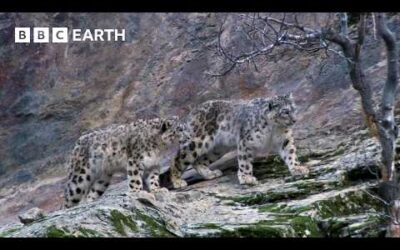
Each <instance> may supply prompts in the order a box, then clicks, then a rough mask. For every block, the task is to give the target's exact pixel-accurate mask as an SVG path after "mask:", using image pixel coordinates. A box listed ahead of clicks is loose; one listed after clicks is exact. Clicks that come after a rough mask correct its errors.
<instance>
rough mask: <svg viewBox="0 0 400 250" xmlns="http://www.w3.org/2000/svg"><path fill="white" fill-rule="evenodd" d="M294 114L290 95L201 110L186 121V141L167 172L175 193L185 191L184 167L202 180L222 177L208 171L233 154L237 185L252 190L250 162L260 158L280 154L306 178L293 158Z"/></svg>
mask: <svg viewBox="0 0 400 250" xmlns="http://www.w3.org/2000/svg"><path fill="white" fill-rule="evenodd" d="M295 110H296V108H295V104H294V101H293V98H292V96H291V95H285V96H276V97H274V98H256V99H252V100H250V101H224V100H213V101H208V102H205V103H203V104H201V105H200V106H199V107H198V108H196V109H195V110H193V111H192V112H191V113H190V115H189V118H188V122H187V129H188V131H187V133H188V137H189V139H188V140H187V141H185V142H184V143H182V144H181V145H180V148H179V150H178V153H177V155H176V157H175V159H174V164H173V165H172V167H171V171H170V173H171V175H170V177H171V182H172V184H173V186H174V188H180V187H184V186H186V185H187V183H186V182H185V181H184V180H182V178H181V176H182V172H183V171H184V170H185V169H187V168H188V167H189V166H192V167H193V168H194V169H196V171H197V172H198V173H199V174H200V175H201V176H202V177H203V178H205V179H213V178H216V177H219V176H221V175H222V172H221V171H220V170H214V171H212V170H210V169H209V168H208V167H207V166H208V165H209V164H211V163H212V162H214V161H216V160H218V159H219V158H220V157H221V156H223V155H224V154H226V153H228V152H230V151H233V150H236V151H237V160H238V172H237V176H238V179H239V183H240V184H249V185H253V184H257V179H256V178H255V177H254V176H253V165H252V162H253V159H254V157H255V156H257V155H260V154H261V155H265V154H268V153H273V154H279V155H280V156H281V158H282V159H283V160H284V161H285V163H286V165H287V166H288V168H289V170H290V172H291V173H292V174H293V175H306V174H308V172H309V170H308V169H307V168H306V167H303V166H300V164H299V163H298V161H297V157H296V147H295V145H294V139H293V136H292V127H293V125H294V123H295V122H296V118H295Z"/></svg>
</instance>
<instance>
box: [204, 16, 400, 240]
mask: <svg viewBox="0 0 400 250" xmlns="http://www.w3.org/2000/svg"><path fill="white" fill-rule="evenodd" d="M237 15H239V16H240V18H242V24H243V29H242V32H243V34H244V35H245V37H246V38H247V41H248V42H249V43H250V48H251V51H249V52H244V53H240V54H238V55H234V53H232V52H228V50H227V49H226V48H224V46H223V45H222V41H221V37H222V34H223V32H224V29H223V28H224V27H223V25H224V23H222V25H221V27H220V32H219V37H218V51H219V54H220V55H221V56H222V57H223V58H224V59H225V60H226V62H227V67H226V68H225V69H224V70H223V71H222V72H221V73H218V74H211V75H212V76H223V75H226V74H228V73H229V72H231V71H232V69H234V68H235V67H236V66H238V65H240V64H244V63H251V64H253V65H254V66H255V67H256V64H255V62H254V59H255V58H257V57H260V56H263V55H264V56H267V55H270V54H271V53H272V52H273V51H274V50H275V49H277V48H278V47H279V48H282V47H290V48H293V49H297V50H300V51H304V52H308V53H314V52H321V51H325V52H326V53H327V54H329V53H334V54H336V55H339V56H341V57H343V58H344V59H345V60H346V61H347V65H348V69H349V75H350V79H351V83H352V86H353V87H354V89H355V90H357V91H358V93H359V94H360V96H361V106H362V109H363V112H364V114H365V119H366V124H367V126H368V128H369V130H370V132H371V134H372V135H373V136H376V137H377V138H378V139H379V142H380V145H381V147H382V153H381V162H382V164H381V166H380V171H381V176H382V177H381V182H380V187H379V191H380V192H379V193H380V195H381V197H382V199H383V200H385V201H386V204H388V207H389V209H388V213H389V215H390V218H391V219H390V228H389V230H388V232H389V234H388V235H389V236H397V237H399V236H400V192H399V183H398V182H399V180H398V174H397V173H396V169H395V167H394V155H395V145H396V144H395V141H396V138H397V136H398V128H397V125H396V123H395V120H394V106H395V94H396V88H397V85H398V49H397V46H396V38H395V34H394V33H393V32H392V31H390V29H389V28H388V26H387V20H386V15H385V14H383V13H371V14H366V13H361V14H360V15H359V18H358V20H356V25H355V28H353V27H350V26H349V22H350V20H349V18H348V15H347V14H346V13H338V14H336V16H337V18H336V21H335V22H333V23H326V24H325V25H322V26H323V27H322V28H321V27H318V28H311V27H306V26H305V25H302V24H300V22H299V21H298V19H297V16H296V15H295V14H291V15H290V19H291V21H288V19H289V18H288V15H286V14H283V16H282V17H280V18H276V17H273V16H272V15H269V14H237ZM353 19H354V18H353ZM370 25H371V26H372V28H371V29H370ZM370 30H372V31H373V32H372V33H373V35H374V37H379V38H380V39H382V41H383V42H384V45H385V47H386V56H387V80H386V83H385V85H384V88H383V94H382V100H381V103H380V109H378V108H376V105H375V104H374V100H373V91H372V87H371V84H370V82H369V80H368V79H367V78H366V77H365V73H364V69H363V61H362V57H361V55H362V47H363V45H364V41H365V37H366V34H368V31H370ZM369 33H371V32H369Z"/></svg>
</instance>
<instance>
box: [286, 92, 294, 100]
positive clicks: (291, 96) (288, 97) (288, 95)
mask: <svg viewBox="0 0 400 250" xmlns="http://www.w3.org/2000/svg"><path fill="white" fill-rule="evenodd" d="M284 98H285V99H287V100H289V99H293V94H292V92H289V93H287V94H286V95H285V96H284Z"/></svg>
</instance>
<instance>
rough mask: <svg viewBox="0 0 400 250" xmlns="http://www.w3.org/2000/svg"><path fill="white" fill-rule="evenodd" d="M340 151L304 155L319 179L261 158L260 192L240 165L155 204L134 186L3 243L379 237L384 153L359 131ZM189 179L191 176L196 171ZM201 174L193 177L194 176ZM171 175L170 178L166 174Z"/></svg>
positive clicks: (42, 220)
mask: <svg viewBox="0 0 400 250" xmlns="http://www.w3.org/2000/svg"><path fill="white" fill-rule="evenodd" d="M354 136H355V137H354V138H348V139H347V140H344V141H342V142H341V143H340V145H341V146H340V147H337V148H335V149H328V150H325V151H320V152H317V151H314V152H312V153H309V154H303V155H301V156H300V160H301V161H302V162H303V163H304V164H306V165H308V166H309V167H310V169H311V174H310V176H309V177H307V178H293V177H291V176H290V175H289V172H288V170H287V168H286V166H285V165H284V164H283V162H282V161H281V160H280V159H279V158H278V157H275V156H270V157H268V158H264V159H259V160H258V161H257V163H256V164H255V175H256V177H257V178H258V179H259V180H260V184H259V185H257V186H251V187H244V186H241V185H239V183H238V181H237V177H236V174H235V171H236V167H235V165H234V164H225V165H224V166H223V167H222V165H221V166H213V167H219V168H221V169H223V171H224V176H222V177H220V178H217V179H214V180H209V181H204V180H200V179H199V178H198V177H196V176H195V175H193V174H186V179H187V180H188V181H189V183H190V184H191V185H189V186H188V187H186V188H184V189H180V190H171V191H169V192H168V193H159V194H157V195H155V198H156V199H155V200H152V199H136V198H131V197H128V196H127V195H126V183H125V181H121V182H119V183H116V184H114V185H112V186H110V189H109V190H107V191H106V193H105V194H104V195H103V197H102V198H100V199H99V200H97V201H95V202H93V203H87V204H81V205H79V206H76V207H74V208H70V209H67V210H58V211H55V212H52V213H49V214H47V215H41V216H39V217H37V219H36V220H35V221H32V222H29V223H27V222H25V224H23V223H12V224H7V225H3V226H2V227H1V228H0V236H2V237H379V236H384V235H385V223H384V222H385V221H384V218H385V217H384V207H383V203H382V201H381V200H380V199H379V198H378V196H377V195H376V194H375V192H376V187H377V183H378V181H377V176H376V172H377V162H378V158H379V146H377V143H376V142H375V141H374V140H373V139H369V137H368V135H367V131H359V132H358V133H356V134H354ZM188 173H191V171H189V172H188ZM192 173H193V172H192ZM164 175H165V174H164Z"/></svg>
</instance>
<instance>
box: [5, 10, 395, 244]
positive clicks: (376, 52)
mask: <svg viewBox="0 0 400 250" xmlns="http://www.w3.org/2000/svg"><path fill="white" fill-rule="evenodd" d="M225 15H226V14H218V13H212V14H207V13H202V14H197V13H190V14H189V13H185V14H183V13H173V14H146V13H136V14H112V13H107V14H94V13H91V14H78V13H74V14H68V13H43V14H38V13H35V14H28V13H24V14H1V15H0V20H1V22H0V23H1V27H0V39H1V47H0V53H1V55H2V57H1V58H2V59H0V68H1V71H0V128H1V129H0V131H1V133H0V159H1V160H0V222H1V223H2V225H3V226H2V227H1V230H0V231H1V233H0V235H2V236H135V237H136V236H137V237H141V236H205V235H206V236H355V237H357V236H381V235H383V234H384V228H383V227H382V225H383V218H384V217H383V216H382V209H383V206H382V203H381V201H380V200H379V199H377V198H376V197H375V196H374V190H375V187H376V183H377V178H376V176H375V175H374V174H373V173H374V171H376V165H377V159H378V154H379V149H378V147H377V144H376V142H375V141H374V140H373V139H370V138H369V136H368V133H367V131H366V130H365V126H364V125H363V118H362V114H361V111H360V105H359V102H360V100H359V97H358V94H357V93H356V91H355V90H353V89H352V88H351V86H350V82H349V79H348V76H347V66H346V63H345V62H344V61H343V59H341V58H340V57H336V56H333V55H332V56H331V57H329V58H325V56H324V55H323V54H318V55H304V54H301V53H298V52H293V51H290V50H283V51H282V53H279V54H277V55H276V56H274V57H271V58H268V60H263V61H260V62H258V63H259V65H258V71H256V70H254V69H253V68H251V67H243V68H239V69H237V70H235V71H234V72H232V73H230V74H228V75H226V76H224V77H218V78H215V77H210V76H209V75H208V74H207V72H216V71H218V70H219V69H220V67H221V66H222V64H221V61H220V60H219V58H218V56H217V55H216V52H215V48H214V46H215V44H216V42H217V40H216V35H217V33H218V30H219V24H220V23H221V21H222V20H223V19H224V17H225ZM303 18H304V20H305V21H308V22H310V23H313V24H314V25H317V24H318V22H319V21H320V20H323V19H324V18H326V14H313V15H311V14H310V15H304V17H303ZM237 21H238V20H237V18H236V17H235V16H234V15H230V16H229V18H228V19H227V22H226V29H227V33H226V34H225V35H224V36H223V37H224V43H225V44H226V45H227V46H230V45H232V46H233V45H234V43H233V42H231V40H232V39H233V41H237V40H239V41H240V36H239V37H233V36H231V35H229V34H234V32H231V33H230V32H228V31H232V30H233V29H234V27H236V26H237ZM396 24H397V25H396ZM398 24H399V19H398V18H397V17H396V16H395V17H393V18H392V21H391V27H395V28H396V29H398V27H400V26H399V25H398ZM15 26H45V27H47V26H54V27H55V26H68V27H72V28H82V29H85V28H107V27H115V28H125V29H126V30H127V41H126V42H117V43H101V42H98V43H68V44H28V45H24V44H15V43H14V34H13V32H14V27H15ZM396 32H397V33H398V32H399V30H396ZM235 46H239V45H235ZM242 46H245V45H242ZM364 51H365V62H366V64H365V65H364V66H365V68H366V69H367V70H366V73H367V74H368V77H369V79H370V80H371V83H373V86H374V89H375V91H376V93H377V96H379V95H378V94H379V91H380V89H381V86H382V84H383V83H384V79H385V66H386V63H385V61H384V59H385V57H384V55H385V54H384V53H385V51H384V48H383V46H381V43H380V41H375V40H373V39H371V40H368V41H367V43H366V47H365V49H364ZM288 91H292V92H293V95H294V98H295V100H296V102H297V106H298V108H299V121H298V123H297V125H296V128H295V131H294V132H295V134H294V136H295V140H296V142H297V144H298V148H299V154H300V159H302V161H303V162H304V164H306V165H308V166H310V168H311V170H312V174H311V177H310V178H308V179H293V178H291V177H290V176H289V173H288V171H287V170H286V168H285V166H284V165H283V164H282V162H280V161H279V160H278V159H277V158H275V157H273V156H270V157H267V158H265V159H261V160H260V161H259V162H257V167H256V176H257V177H258V178H259V179H260V180H261V182H262V183H261V184H260V185H259V186H256V187H251V188H244V187H241V186H239V184H238V183H237V180H236V178H235V175H234V171H235V170H236V166H235V164H234V163H232V164H229V166H225V170H224V173H225V175H224V176H223V177H221V178H218V179H216V180H212V181H201V180H199V178H196V176H192V175H190V174H186V177H187V178H188V179H189V180H191V183H192V185H190V186H189V187H188V188H186V189H183V190H177V191H171V192H170V193H169V194H167V195H165V197H158V199H157V200H156V201H145V200H142V201H137V200H129V199H128V198H127V197H125V196H124V192H125V187H126V183H125V181H124V178H123V177H121V178H117V179H116V180H115V181H114V183H115V184H114V185H112V186H111V188H110V190H108V191H107V192H106V193H105V195H104V197H103V198H101V199H100V200H98V201H96V202H94V203H92V204H82V205H80V206H78V207H76V208H72V209H69V210H65V211H62V210H58V209H59V208H60V206H61V202H62V192H63V184H64V182H65V177H66V167H65V166H64V162H65V159H66V156H67V154H68V152H69V150H71V148H72V146H73V143H74V141H75V140H76V139H77V138H78V137H79V135H80V133H82V132H83V131H86V130H88V129H92V128H96V127H99V126H104V125H108V124H111V123H123V122H128V121H131V120H134V119H137V118H147V117H152V116H154V115H171V114H174V115H179V116H181V117H184V116H185V115H186V114H187V113H188V112H189V110H190V109H191V108H192V107H194V106H195V105H196V104H198V103H200V102H202V101H205V100H209V99H238V98H242V99H248V98H252V97H256V96H272V95H275V94H283V93H287V92H288ZM216 167H218V166H216ZM32 207H39V208H41V209H43V210H44V211H46V212H47V213H48V215H46V216H45V217H43V218H41V219H40V220H39V221H36V222H33V223H31V224H28V225H25V226H22V224H21V223H17V221H18V214H21V213H23V212H25V211H26V210H28V209H30V208H32Z"/></svg>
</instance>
